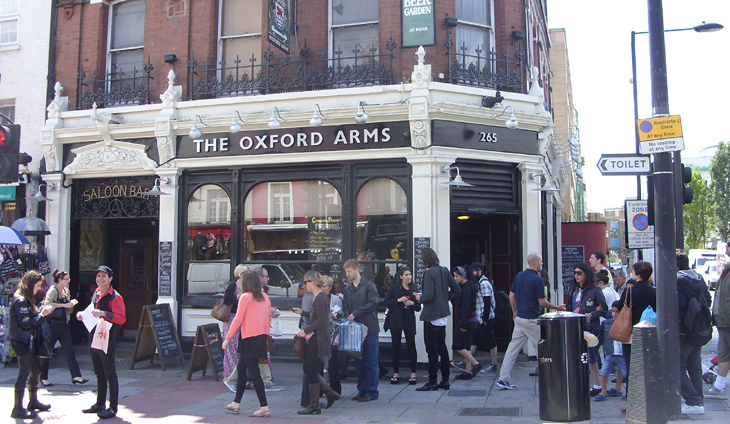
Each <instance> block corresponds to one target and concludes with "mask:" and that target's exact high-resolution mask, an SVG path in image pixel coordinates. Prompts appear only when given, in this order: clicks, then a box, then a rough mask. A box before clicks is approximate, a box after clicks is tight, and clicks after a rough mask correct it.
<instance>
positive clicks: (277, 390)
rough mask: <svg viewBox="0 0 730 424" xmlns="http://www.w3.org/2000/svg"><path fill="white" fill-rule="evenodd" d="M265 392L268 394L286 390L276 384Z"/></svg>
mask: <svg viewBox="0 0 730 424" xmlns="http://www.w3.org/2000/svg"><path fill="white" fill-rule="evenodd" d="M264 390H265V391H267V392H280V391H282V390H284V388H283V387H281V386H277V385H276V384H272V385H271V386H269V387H266V388H265V389H264Z"/></svg>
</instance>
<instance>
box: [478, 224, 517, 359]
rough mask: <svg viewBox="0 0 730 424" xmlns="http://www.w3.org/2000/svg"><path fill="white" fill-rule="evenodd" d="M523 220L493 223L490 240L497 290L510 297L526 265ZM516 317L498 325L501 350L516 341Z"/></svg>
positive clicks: (489, 268)
mask: <svg viewBox="0 0 730 424" xmlns="http://www.w3.org/2000/svg"><path fill="white" fill-rule="evenodd" d="M518 225H519V221H518V220H517V218H513V217H504V219H497V220H494V221H492V222H490V223H489V238H488V239H487V240H486V243H488V247H487V249H486V251H487V258H488V259H487V262H489V267H488V272H489V273H490V274H491V275H489V277H490V279H491V280H492V283H493V285H494V290H495V291H504V292H505V293H507V294H509V291H510V287H511V286H512V281H513V280H514V278H515V275H516V274H517V273H518V272H519V271H520V269H518V266H519V264H520V263H522V260H521V259H520V257H519V255H520V248H519V231H518ZM513 325H514V323H513V322H512V318H511V317H510V318H508V319H503V320H499V321H497V322H496V323H495V326H494V334H495V337H496V338H497V344H498V346H499V349H500V350H503V349H506V348H507V345H508V344H509V341H510V340H511V339H512V327H513Z"/></svg>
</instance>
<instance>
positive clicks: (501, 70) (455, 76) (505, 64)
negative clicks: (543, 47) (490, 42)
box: [444, 31, 526, 93]
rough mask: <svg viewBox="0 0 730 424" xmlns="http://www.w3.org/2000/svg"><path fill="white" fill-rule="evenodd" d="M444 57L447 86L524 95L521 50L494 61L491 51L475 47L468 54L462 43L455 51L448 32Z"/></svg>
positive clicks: (524, 55)
mask: <svg viewBox="0 0 730 424" xmlns="http://www.w3.org/2000/svg"><path fill="white" fill-rule="evenodd" d="M444 45H445V46H446V54H447V56H448V58H449V68H448V72H449V73H448V78H447V81H448V82H450V83H451V84H457V85H468V86H472V87H485V88H492V89H496V90H501V91H507V92H515V93H524V92H526V88H525V84H524V79H523V75H524V73H525V70H524V68H523V63H524V60H525V58H526V54H525V51H524V50H522V49H519V50H517V51H516V52H515V54H514V59H513V60H510V59H512V58H511V56H510V55H509V54H508V53H505V54H504V59H497V53H496V52H495V51H494V50H491V51H488V52H484V51H483V50H480V48H479V47H476V48H475V49H474V50H473V51H468V50H469V49H468V47H467V46H466V44H463V45H462V46H461V47H459V48H458V49H457V48H455V47H454V40H453V39H452V38H451V31H449V32H448V33H447V36H446V40H445V41H444Z"/></svg>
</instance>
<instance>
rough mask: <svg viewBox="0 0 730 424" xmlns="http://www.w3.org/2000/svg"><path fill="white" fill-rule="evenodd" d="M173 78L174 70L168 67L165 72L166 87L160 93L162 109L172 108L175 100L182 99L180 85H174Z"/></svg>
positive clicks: (174, 76)
mask: <svg viewBox="0 0 730 424" xmlns="http://www.w3.org/2000/svg"><path fill="white" fill-rule="evenodd" d="M175 78H176V75H175V71H173V70H172V69H170V72H168V73H167V89H166V90H165V91H164V92H163V93H162V94H160V100H162V107H163V108H164V109H169V108H174V107H175V102H177V101H178V100H180V99H182V87H175Z"/></svg>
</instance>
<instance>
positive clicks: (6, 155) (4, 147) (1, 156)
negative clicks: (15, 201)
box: [0, 125, 20, 184]
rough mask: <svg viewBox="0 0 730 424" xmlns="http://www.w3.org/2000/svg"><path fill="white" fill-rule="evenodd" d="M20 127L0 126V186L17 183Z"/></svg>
mask: <svg viewBox="0 0 730 424" xmlns="http://www.w3.org/2000/svg"><path fill="white" fill-rule="evenodd" d="M19 153H20V125H0V184H10V183H14V182H16V181H18V154H19Z"/></svg>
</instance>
